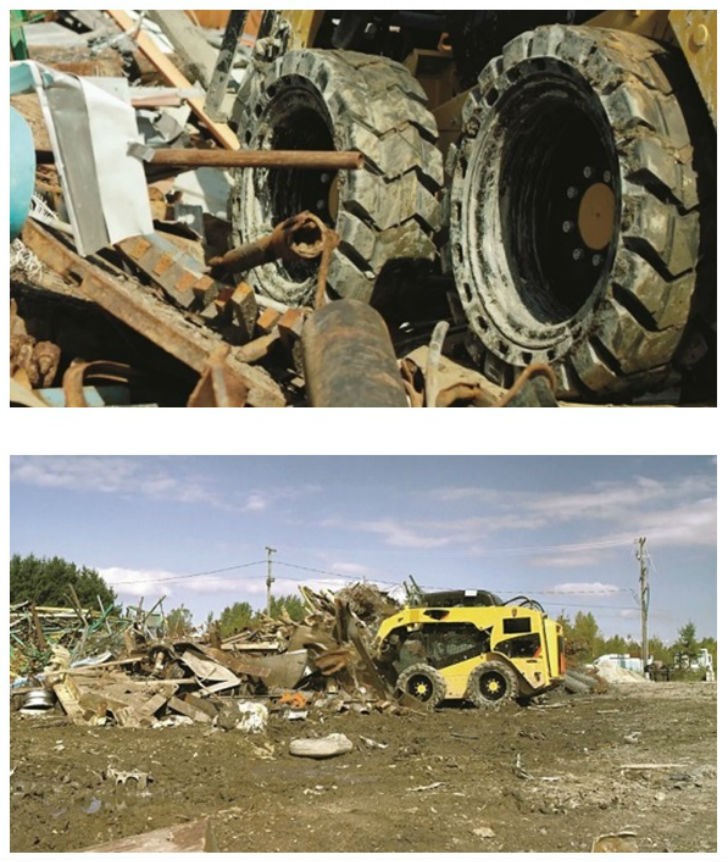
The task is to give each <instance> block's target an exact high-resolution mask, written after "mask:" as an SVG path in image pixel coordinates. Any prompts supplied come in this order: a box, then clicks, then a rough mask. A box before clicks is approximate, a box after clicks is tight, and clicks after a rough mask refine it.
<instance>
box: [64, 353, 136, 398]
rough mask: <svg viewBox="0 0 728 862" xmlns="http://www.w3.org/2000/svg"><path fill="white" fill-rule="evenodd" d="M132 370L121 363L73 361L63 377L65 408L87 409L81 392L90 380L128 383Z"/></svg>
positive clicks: (132, 373) (132, 374)
mask: <svg viewBox="0 0 728 862" xmlns="http://www.w3.org/2000/svg"><path fill="white" fill-rule="evenodd" d="M133 376H134V370H133V369H132V368H131V366H129V365H125V364H124V363H122V362H107V361H105V360H97V361H95V362H79V361H74V362H72V363H71V365H70V366H69V367H68V369H67V370H66V372H65V373H64V375H63V395H64V398H65V402H66V407H88V403H87V401H86V396H85V395H84V392H83V387H84V384H85V383H86V382H87V381H88V380H91V379H96V380H98V379H101V380H108V381H111V382H113V383H128V382H129V380H130V379H131V378H132V377H133Z"/></svg>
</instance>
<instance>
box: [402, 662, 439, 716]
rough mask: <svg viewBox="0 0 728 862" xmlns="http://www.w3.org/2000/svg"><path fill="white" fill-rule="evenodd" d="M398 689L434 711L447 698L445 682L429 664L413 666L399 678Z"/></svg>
mask: <svg viewBox="0 0 728 862" xmlns="http://www.w3.org/2000/svg"><path fill="white" fill-rule="evenodd" d="M397 688H398V689H399V690H400V691H402V692H404V693H405V694H409V695H410V696H411V697H415V698H417V700H419V701H420V703H421V704H422V705H423V706H424V707H426V708H427V709H434V708H435V707H436V706H437V705H438V704H439V703H440V702H441V701H442V699H443V698H444V697H445V691H446V686H445V680H444V679H443V678H442V676H441V675H440V674H439V673H438V672H437V671H436V670H435V668H434V667H430V665H429V664H412V665H410V666H409V667H408V668H407V669H406V670H403V671H402V673H401V674H400V675H399V677H398V678H397Z"/></svg>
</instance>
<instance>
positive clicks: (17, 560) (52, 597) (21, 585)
mask: <svg viewBox="0 0 728 862" xmlns="http://www.w3.org/2000/svg"><path fill="white" fill-rule="evenodd" d="M70 587H73V589H74V590H75V591H76V595H77V596H78V600H79V602H80V603H81V606H82V607H84V608H92V609H94V610H95V609H98V606H99V603H98V599H99V598H100V599H101V603H102V604H103V606H104V607H105V608H107V607H108V606H109V605H111V604H114V603H115V602H116V593H114V591H113V590H112V589H111V587H109V585H108V584H107V583H106V581H104V579H103V578H102V577H101V575H99V573H98V572H97V571H96V570H95V569H88V568H86V567H85V566H82V567H81V568H80V569H79V568H78V566H76V564H75V563H69V562H67V561H66V560H63V559H61V558H60V557H52V558H50V559H47V558H45V557H43V558H38V557H35V556H33V555H32V554H31V555H30V556H28V557H21V556H20V555H19V554H14V555H13V556H12V557H11V559H10V604H19V603H20V602H28V601H30V602H34V603H35V604H36V605H40V606H46V607H61V608H70V607H73V602H72V599H71V596H70ZM97 596H98V598H97Z"/></svg>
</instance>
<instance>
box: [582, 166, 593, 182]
mask: <svg viewBox="0 0 728 862" xmlns="http://www.w3.org/2000/svg"><path fill="white" fill-rule="evenodd" d="M593 173H594V170H593V169H592V168H590V167H589V165H587V166H586V167H585V168H584V177H585V179H587V180H588V179H589V178H590V177H591V175H592V174H593Z"/></svg>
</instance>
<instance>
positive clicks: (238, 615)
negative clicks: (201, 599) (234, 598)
mask: <svg viewBox="0 0 728 862" xmlns="http://www.w3.org/2000/svg"><path fill="white" fill-rule="evenodd" d="M252 621H253V609H252V608H251V607H250V605H249V604H248V603H247V602H235V604H234V605H231V606H230V607H227V608H225V610H224V611H223V612H222V613H221V614H220V619H219V620H218V626H219V631H220V637H221V638H228V637H230V635H236V634H238V632H242V631H245V629H249V628H251V623H252Z"/></svg>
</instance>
